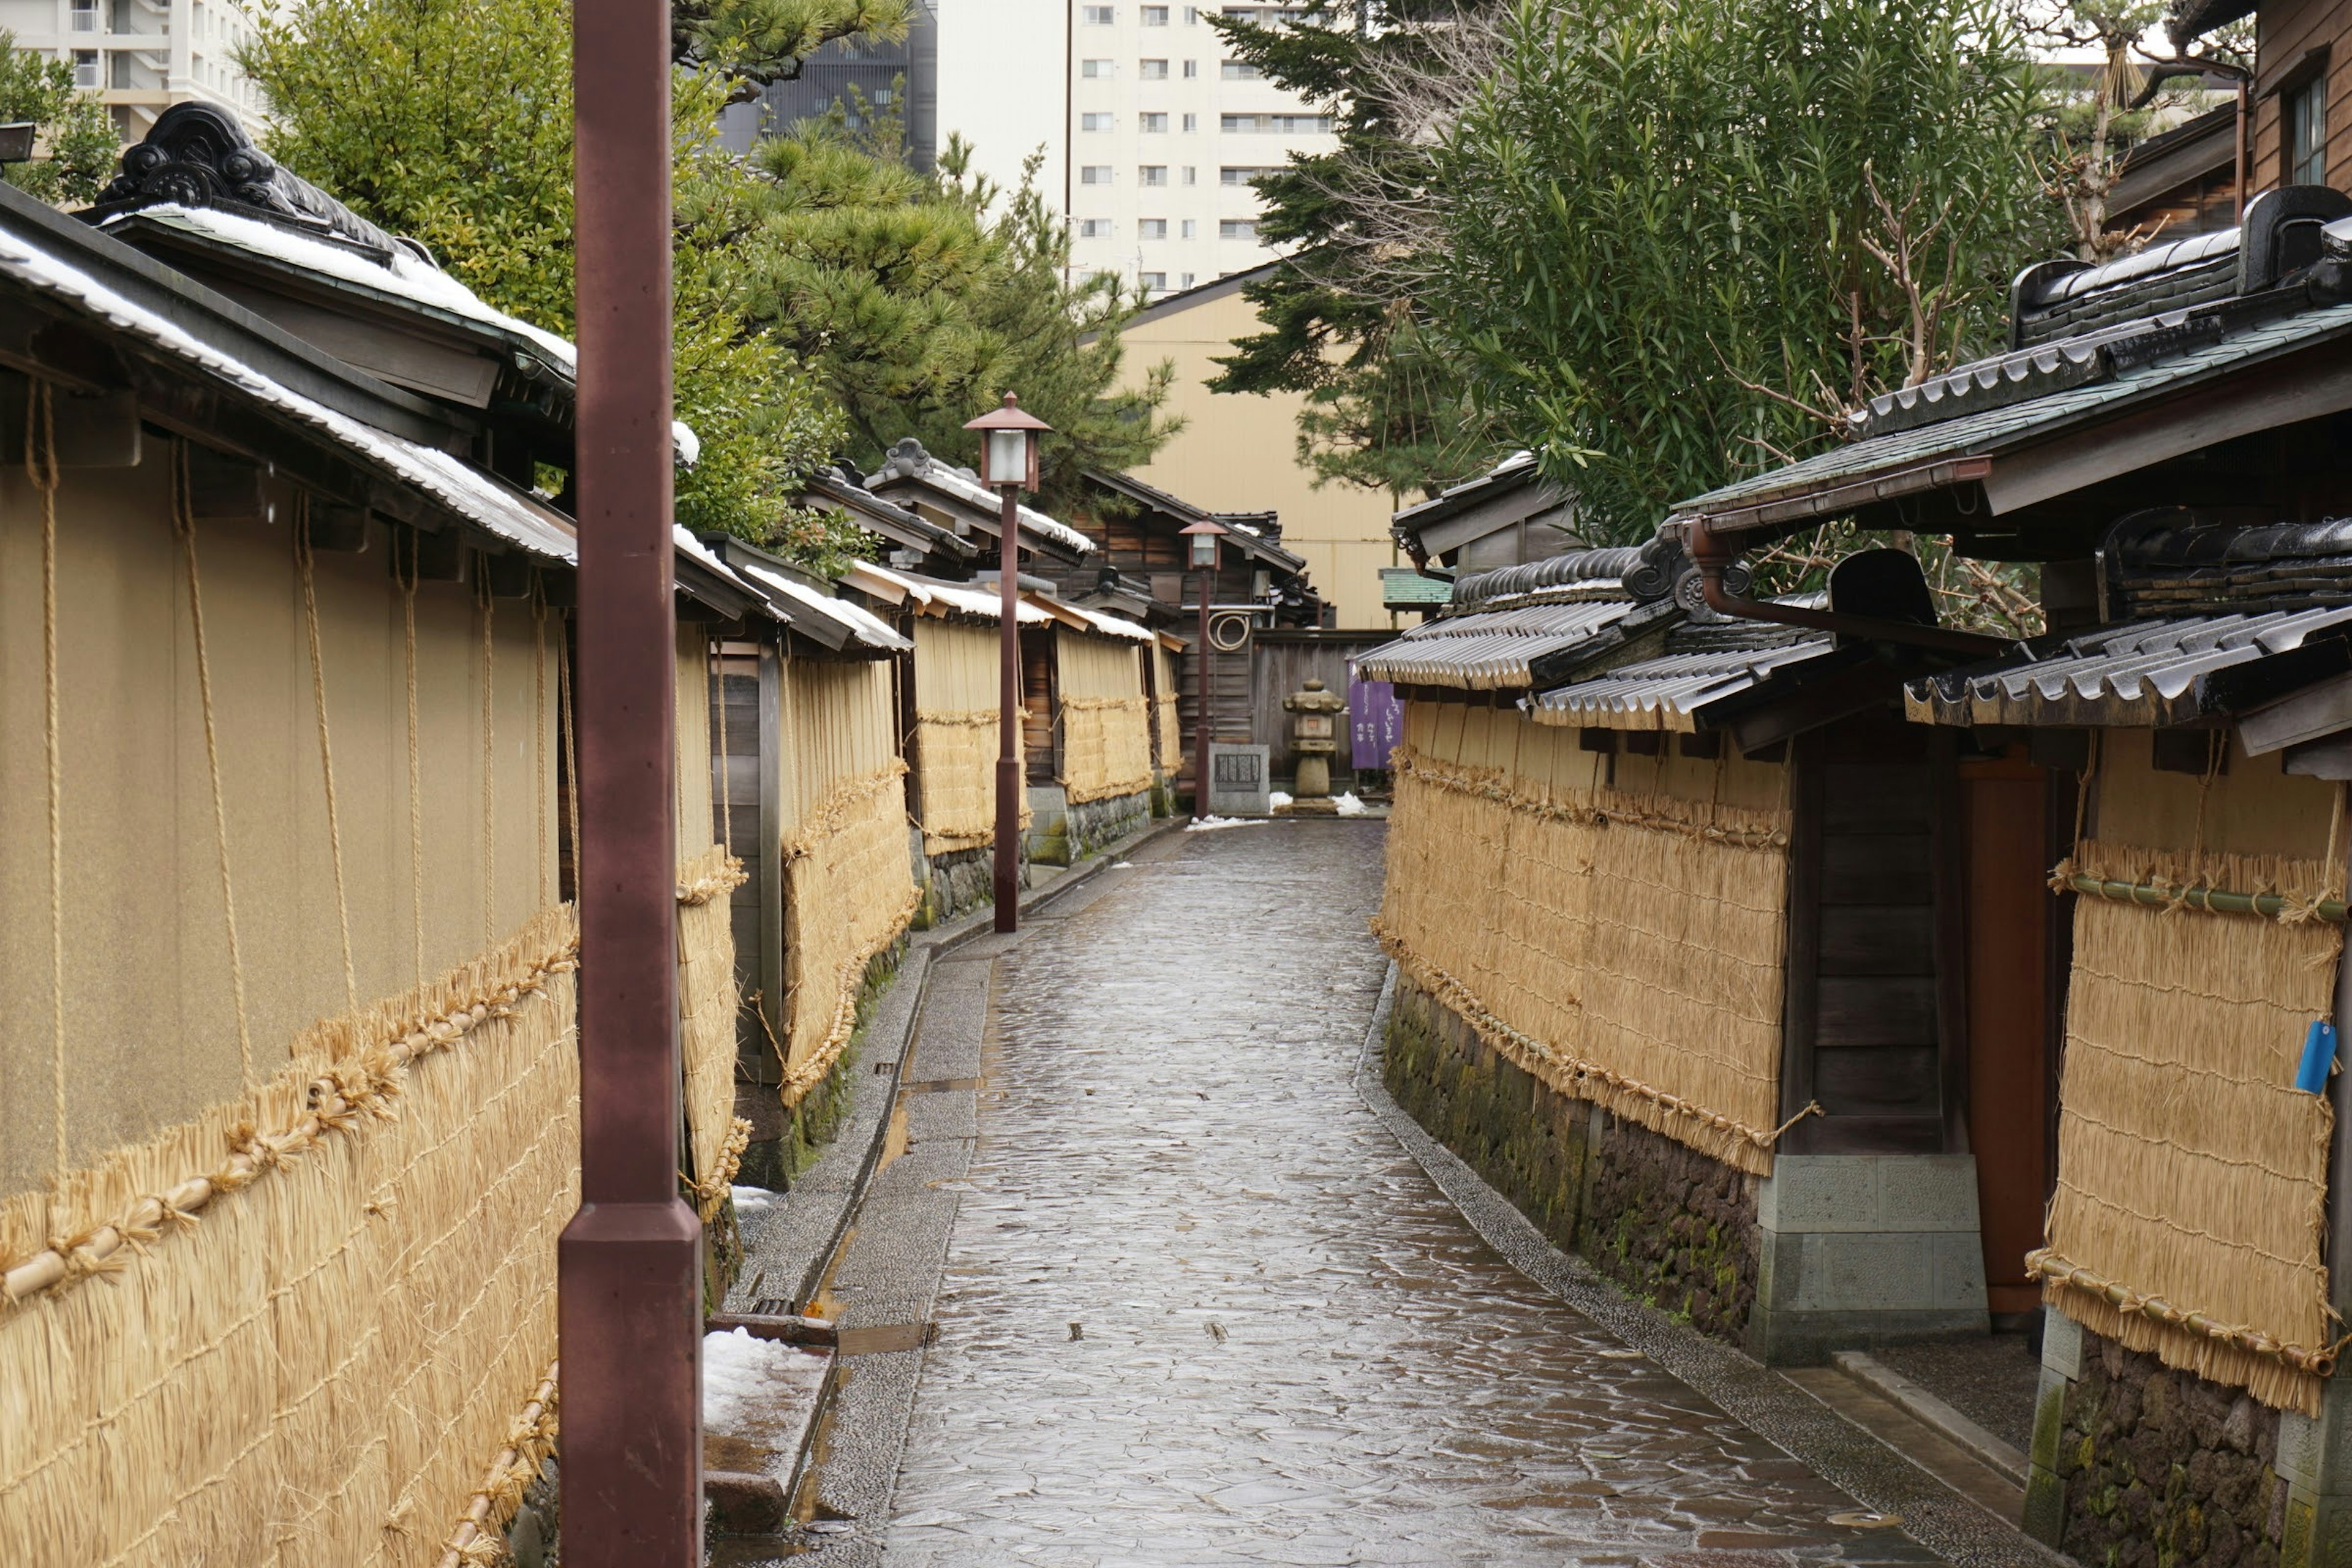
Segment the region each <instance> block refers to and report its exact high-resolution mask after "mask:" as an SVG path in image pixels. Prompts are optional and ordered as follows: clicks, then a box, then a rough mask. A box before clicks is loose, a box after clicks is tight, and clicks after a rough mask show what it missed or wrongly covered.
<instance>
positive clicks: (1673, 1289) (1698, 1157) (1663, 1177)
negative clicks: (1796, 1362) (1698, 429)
mask: <svg viewBox="0 0 2352 1568" xmlns="http://www.w3.org/2000/svg"><path fill="white" fill-rule="evenodd" d="M1382 1076H1383V1078H1384V1079H1386V1081H1387V1084H1388V1089H1389V1093H1390V1094H1391V1096H1393V1097H1394V1098H1395V1100H1396V1102H1397V1103H1398V1104H1399V1105H1401V1106H1402V1107H1403V1108H1404V1109H1405V1110H1406V1112H1407V1113H1408V1114H1410V1115H1411V1116H1412V1118H1413V1120H1414V1121H1418V1122H1420V1123H1421V1124H1422V1126H1423V1127H1425V1128H1427V1129H1428V1130H1429V1132H1430V1134H1431V1136H1433V1137H1434V1138H1436V1139H1437V1140H1438V1141H1439V1142H1442V1143H1444V1145H1445V1146H1446V1147H1447V1148H1449V1149H1451V1150H1453V1151H1454V1152H1455V1153H1456V1154H1458V1155H1460V1156H1461V1157H1462V1159H1463V1161H1464V1163H1466V1164H1468V1165H1469V1166H1470V1167H1471V1168H1472V1169H1473V1170H1475V1171H1476V1172H1477V1173H1479V1175H1480V1176H1482V1177H1484V1178H1485V1179H1486V1182H1487V1184H1489V1185H1491V1186H1493V1187H1494V1188H1495V1190H1496V1191H1497V1192H1499V1193H1501V1194H1503V1195H1504V1196H1505V1197H1507V1198H1508V1199H1509V1200H1510V1201H1511V1203H1512V1205H1514V1206H1516V1207H1517V1209H1518V1210H1519V1212H1520V1213H1522V1214H1524V1215H1527V1216H1528V1219H1530V1220H1531V1221H1533V1222H1534V1223H1535V1225H1536V1226H1537V1227H1538V1229H1540V1230H1541V1231H1542V1232H1543V1233H1544V1234H1545V1235H1546V1236H1548V1237H1550V1238H1551V1241H1552V1243H1553V1245H1555V1246H1557V1247H1560V1248H1561V1249H1562V1250H1563V1251H1570V1252H1575V1253H1577V1254H1579V1255H1580V1256H1582V1257H1583V1258H1586V1259H1588V1260H1589V1261H1591V1264H1592V1265H1593V1267H1594V1268H1597V1269H1598V1270H1599V1271H1601V1273H1603V1274H1605V1275H1607V1276H1608V1277H1609V1278H1611V1279H1614V1280H1616V1281H1617V1282H1618V1283H1619V1284H1621V1285H1622V1286H1623V1287H1624V1288H1625V1289H1627V1290H1629V1291H1631V1292H1632V1293H1633V1294H1634V1295H1636V1296H1639V1297H1640V1298H1642V1300H1645V1301H1647V1302H1649V1303H1650V1304H1651V1305H1653V1306H1655V1307H1658V1308H1660V1309H1662V1310H1666V1311H1669V1312H1672V1313H1675V1315H1677V1316H1679V1317H1683V1318H1685V1319H1687V1320H1688V1321H1690V1322H1691V1323H1693V1324H1694V1325H1695V1326H1696V1327H1697V1328H1699V1329H1701V1330H1702V1331H1705V1332H1706V1333H1709V1334H1713V1335H1715V1336H1716V1337H1717V1338H1719V1339H1725V1340H1728V1341H1730V1342H1733V1343H1735V1344H1737V1343H1738V1342H1740V1341H1741V1339H1742V1337H1743V1336H1744V1335H1745V1333H1746V1331H1747V1327H1748V1312H1749V1310H1750V1309H1751V1308H1752V1307H1753V1305H1754V1303H1755V1300H1756V1284H1757V1276H1758V1267H1759V1257H1760V1243H1759V1231H1758V1228H1757V1220H1756V1183H1755V1180H1754V1178H1752V1177H1749V1176H1748V1175H1746V1174H1744V1173H1741V1172H1738V1171H1735V1170H1733V1169H1731V1168H1730V1167H1729V1166H1727V1165H1724V1164H1721V1163H1718V1162H1717V1161H1714V1160H1711V1159H1709V1158H1707V1157H1706V1155H1704V1154H1701V1153H1699V1152H1697V1151H1696V1150H1694V1149H1689V1148H1685V1146H1684V1145H1682V1144H1680V1143H1677V1142H1675V1141H1674V1140H1672V1139H1670V1138H1664V1137H1661V1136H1660V1135H1659V1134H1657V1133H1655V1132H1653V1131H1650V1130H1649V1129H1648V1128H1645V1127H1640V1126H1636V1125H1634V1124H1633V1123H1632V1122H1629V1121H1621V1120H1620V1119H1618V1118H1616V1117H1614V1116H1612V1115H1610V1114H1609V1113H1608V1112H1606V1111H1604V1110H1601V1109H1600V1108H1599V1107H1597V1106H1595V1105H1592V1104H1591V1103H1590V1102H1589V1101H1586V1100H1574V1099H1571V1098H1570V1097H1568V1096H1566V1095H1562V1094H1559V1093H1558V1092H1557V1091H1555V1090H1553V1089H1549V1088H1548V1087H1547V1086H1546V1085H1544V1084H1543V1083H1541V1082H1540V1081H1538V1079H1536V1078H1535V1077H1534V1076H1533V1075H1532V1074H1530V1073H1528V1071H1527V1070H1526V1069H1524V1068H1520V1067H1518V1066H1517V1065H1515V1064H1514V1063H1512V1062H1510V1061H1508V1060H1507V1059H1506V1058H1503V1057H1502V1056H1501V1055H1499V1054H1498V1053H1496V1051H1495V1050H1494V1049H1492V1048H1491V1047H1488V1046H1487V1045H1486V1043H1485V1042H1483V1041H1482V1040H1480V1039H1479V1038H1478V1037H1477V1035H1476V1034H1475V1032H1474V1031H1473V1030H1472V1029H1471V1028H1470V1026H1468V1025H1467V1024H1465V1023H1464V1022H1463V1021H1462V1020H1461V1018H1459V1017H1458V1016H1455V1015H1454V1013H1453V1012H1452V1011H1451V1010H1450V1009H1448V1008H1446V1007H1444V1005H1441V1004H1439V1003H1438V1002H1436V1001H1435V1000H1434V999H1433V998H1432V997H1430V996H1429V995H1428V994H1426V993H1424V992H1423V991H1421V990H1420V989H1418V988H1417V987H1415V986H1413V985H1412V984H1411V983H1409V982H1406V981H1404V980H1402V978H1401V979H1400V980H1399V982H1398V985H1397V992H1396V1002H1395V1005H1394V1007H1393V1009H1392V1010H1391V1014H1390V1017H1389V1031H1388V1040H1387V1049H1386V1052H1385V1055H1384V1058H1383V1062H1382Z"/></svg>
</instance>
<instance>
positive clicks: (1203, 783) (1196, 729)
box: [1192, 567, 1217, 822]
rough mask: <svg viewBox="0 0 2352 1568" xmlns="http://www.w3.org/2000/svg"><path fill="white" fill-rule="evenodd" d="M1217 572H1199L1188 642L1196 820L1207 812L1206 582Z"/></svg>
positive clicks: (1207, 813)
mask: <svg viewBox="0 0 2352 1568" xmlns="http://www.w3.org/2000/svg"><path fill="white" fill-rule="evenodd" d="M1216 575H1217V573H1216V569H1215V568H1214V567H1212V568H1210V569H1209V570H1208V571H1206V572H1203V573H1202V574H1201V637H1200V640H1199V641H1197V642H1195V643H1194V644H1193V645H1192V658H1193V661H1194V668H1193V676H1194V679H1195V687H1194V689H1195V691H1196V692H1197V693H1198V695H1197V696H1196V697H1195V699H1194V706H1195V707H1197V708H1198V709H1199V710H1200V711H1199V712H1198V713H1196V714H1194V715H1193V718H1194V720H1195V721H1196V722H1195V723H1194V724H1193V726H1192V820H1194V821H1195V822H1198V821H1199V820H1200V819H1201V818H1202V817H1204V816H1208V815H1209V584H1210V583H1211V582H1213V581H1214V580H1215V578H1216Z"/></svg>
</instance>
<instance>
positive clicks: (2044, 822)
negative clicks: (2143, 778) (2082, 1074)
mask: <svg viewBox="0 0 2352 1568" xmlns="http://www.w3.org/2000/svg"><path fill="white" fill-rule="evenodd" d="M2023 751H2024V748H2023V747H2021V746H2019V747H2013V748H2011V754H2010V755H2007V756H2002V757H1991V758H1984V759H1980V760H1971V761H1968V762H1964V763H1960V765H1959V775H1960V799H1961V805H1962V812H1963V816H1964V819H1965V823H1966V827H1967V834H1968V857H1967V858H1968V952H1969V991H1968V1000H1969V1007H1968V1019H1969V1147H1970V1148H1971V1149H1972V1150H1973V1151H1974V1152H1975V1153H1976V1157H1977V1199H1978V1211H1979V1215H1980V1216H1981V1223H1982V1226H1983V1233H1984V1258H1985V1284H1986V1288H1987V1292H1988V1295H1989V1298H1990V1300H1989V1303H1988V1304H1989V1305H1990V1307H1991V1309H1992V1310H1993V1311H1995V1312H2001V1313H2010V1312H2027V1311H2031V1310H2032V1309H2033V1308H2034V1307H2035V1306H2036V1305H2038V1304H2039V1303H2040V1301H2041V1300H2042V1291H2041V1288H2040V1287H2039V1286H2038V1285H2036V1284H2035V1283H2034V1282H2033V1280H2032V1279H2030V1278H2028V1276H2027V1275H2026V1272H2025V1255H2026V1254H2027V1253H2029V1252H2031V1251H2032V1250H2033V1249H2034V1248H2035V1247H2040V1246H2041V1245H2042V1215H2043V1211H2044V1205H2046V1204H2047V1203H2048V1202H2049V1198H2050V1189H2051V1184H2052V1182H2053V1178H2054V1176H2055V1173H2056V1158H2055V1156H2056V1149H2055V1142H2056V1126H2055V1123H2054V1121H2053V1111H2054V1108H2055V1105H2056V1083H2055V1079H2056V1060H2057V1048H2058V1039H2059V1038H2060V1037H2061V1036H2060V1031H2061V1029H2062V1028H2063V1015H2062V1013H2061V1010H2060V1008H2059V1005H2058V1001H2057V994H2056V990H2057V987H2058V985H2059V984H2061V982H2062V981H2063V975H2064V974H2065V972H2066V971H2065V958H2064V952H2063V948H2062V947H2061V946H2060V943H2061V942H2063V934H2062V933H2063V924H2064V922H2063V920H2062V918H2061V911H2060V910H2059V909H2058V900H2057V897H2056V895H2055V894H2053V893H2052V892H2051V891H2050V887H2049V882H2048V877H2049V868H2050V865H2051V863H2052V862H2053V860H2054V859H2055V858H2056V857H2057V850H2056V847H2054V846H2053V843H2052V841H2051V836H2052V825H2053V820H2056V819H2060V818H2062V816H2063V814H2062V813H2060V812H2056V811H2053V798H2052V795H2053V787H2055V788H2061V789H2063V787H2064V785H2063V781H2058V782H2057V783H2056V784H2053V777H2052V775H2051V774H2050V773H2047V772H2045V771H2044V770H2042V769H2041V768H2038V767H2035V766H2034V765H2033V764H2032V763H2030V762H2028V761H2027V760H2026V759H2025V758H2024V756H2023V755H2022V754H2021V753H2022V752H2023ZM2066 804H2067V805H2072V797H2071V796H2068V797H2067V798H2066Z"/></svg>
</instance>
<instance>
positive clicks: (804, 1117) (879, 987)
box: [735, 932, 907, 1193]
mask: <svg viewBox="0 0 2352 1568" xmlns="http://www.w3.org/2000/svg"><path fill="white" fill-rule="evenodd" d="M906 956H907V936H906V933H905V932H901V933H899V935H898V939H897V940H896V941H894V942H891V943H890V945H889V946H887V947H886V948H884V949H883V950H882V951H881V952H877V953H876V954H875V955H874V956H873V957H872V958H871V959H868V960H867V961H866V974H865V977H864V979H863V980H861V981H860V982H859V984H858V987H857V1021H856V1025H855V1026H853V1027H852V1028H851V1030H850V1034H849V1041H848V1044H846V1045H845V1046H844V1047H842V1051H841V1055H840V1056H839V1057H837V1058H835V1059H834V1064H833V1066H832V1068H830V1069H828V1070H827V1071H826V1073H825V1075H824V1077H823V1078H821V1079H818V1080H817V1081H816V1084H815V1086H814V1087H813V1088H812V1089H810V1090H809V1091H808V1093H806V1094H804V1095H803V1096H802V1097H801V1101H800V1103H799V1104H798V1105H795V1106H793V1108H792V1109H791V1110H787V1111H785V1112H784V1115H783V1128H782V1133H781V1135H779V1136H777V1137H774V1138H767V1139H761V1140H760V1141H758V1142H754V1143H752V1144H751V1146H750V1147H748V1148H746V1149H745V1150H744V1151H743V1163H742V1164H741V1165H740V1167H739V1168H738V1170H737V1172H736V1175H735V1179H736V1180H737V1181H738V1182H740V1183H742V1184H746V1185H748V1186H754V1187H765V1188H766V1189H768V1190H769V1191H770V1192H777V1193H781V1192H784V1191H787V1190H789V1189H790V1188H791V1186H792V1184H793V1182H794V1181H795V1180H797V1179H798V1178H799V1176H800V1174H801V1173H802V1172H803V1171H805V1170H807V1169H808V1168H809V1167H810V1166H811V1165H813V1164H814V1163H816V1162H817V1157H818V1156H819V1155H821V1154H823V1153H824V1151H825V1147H826V1145H828V1144H830V1143H831V1142H833V1141H834V1139H835V1137H836V1136H837V1135H839V1133H840V1131H841V1123H842V1120H843V1119H844V1118H845V1117H846V1116H847V1115H848V1114H849V1109H850V1105H851V1103H852V1097H853V1096H854V1095H855V1094H856V1073H857V1065H858V1062H859V1060H860V1059H861V1058H863V1056H864V1054H865V1052H864V1050H863V1047H864V1045H865V1043H866V1021H867V1020H868V1019H869V1018H871V1017H872V1016H874V1009H875V1007H876V1005H877V1004H878V1003H879V1002H880V1001H881V999H882V994H883V993H884V992H885V991H887V990H888V989H889V988H890V983H891V982H892V981H894V980H896V979H897V978H898V965H899V964H900V963H902V962H903V961H904V960H905V958H906ZM768 1092H770V1093H772V1092H773V1091H772V1090H771V1091H768Z"/></svg>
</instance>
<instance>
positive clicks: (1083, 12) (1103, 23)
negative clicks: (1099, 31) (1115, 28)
mask: <svg viewBox="0 0 2352 1568" xmlns="http://www.w3.org/2000/svg"><path fill="white" fill-rule="evenodd" d="M1114 19H1115V18H1114V17H1113V16H1112V15H1111V8H1110V7H1109V6H1108V5H1081V6H1079V7H1078V20H1080V21H1081V22H1084V23H1085V24H1086V25H1087V26H1089V27H1108V26H1110V25H1111V23H1112V21H1113V20H1114Z"/></svg>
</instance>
